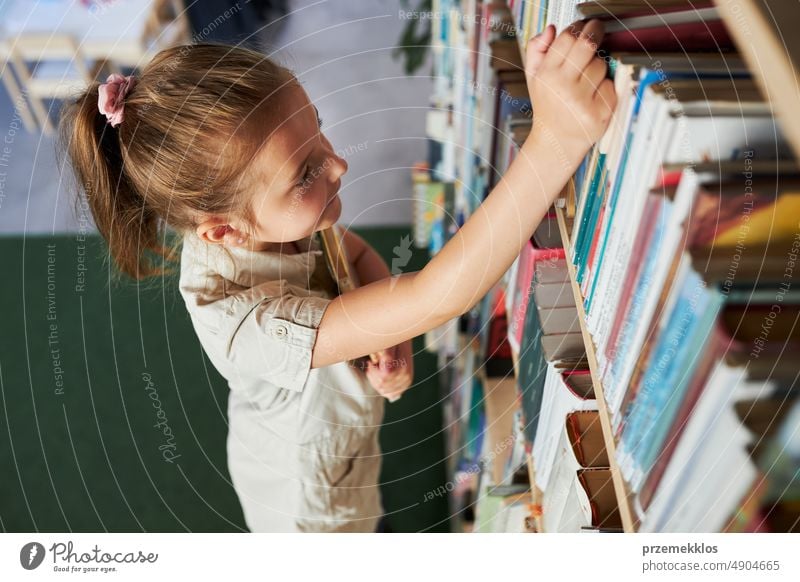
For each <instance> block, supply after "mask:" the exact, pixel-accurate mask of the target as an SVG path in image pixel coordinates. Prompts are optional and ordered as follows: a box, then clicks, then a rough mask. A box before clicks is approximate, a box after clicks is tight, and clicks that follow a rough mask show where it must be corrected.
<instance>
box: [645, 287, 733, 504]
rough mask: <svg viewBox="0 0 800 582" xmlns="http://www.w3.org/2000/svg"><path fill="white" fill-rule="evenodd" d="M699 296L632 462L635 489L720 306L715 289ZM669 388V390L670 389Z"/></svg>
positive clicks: (681, 397)
mask: <svg viewBox="0 0 800 582" xmlns="http://www.w3.org/2000/svg"><path fill="white" fill-rule="evenodd" d="M703 294H704V297H703V300H702V301H701V302H698V308H697V313H699V314H700V318H699V321H698V324H697V325H696V326H695V328H694V329H693V330H692V332H691V334H692V335H691V341H686V342H683V345H684V349H683V353H682V354H681V356H680V359H681V361H680V363H679V364H678V365H677V366H674V367H673V370H672V373H671V375H670V378H669V380H668V381H667V383H666V384H665V385H664V386H663V387H662V389H661V390H660V392H661V395H660V399H659V401H657V402H656V403H655V406H656V411H657V416H656V419H655V422H654V425H653V427H652V429H651V431H650V434H649V435H647V438H646V445H645V446H643V447H642V448H641V449H640V453H641V454H640V455H638V458H637V459H636V463H635V465H636V467H637V468H636V472H635V474H634V486H635V488H636V489H637V490H638V488H639V486H640V485H641V483H642V480H643V478H644V477H645V476H646V475H647V474H648V473H649V472H650V470H651V469H652V467H653V465H654V463H655V462H656V460H657V458H658V455H659V453H660V452H661V450H662V449H663V447H664V440H665V439H666V438H667V435H668V434H669V430H670V428H671V427H672V424H673V422H675V417H676V415H677V414H678V410H679V409H680V406H681V404H682V403H683V400H684V397H685V395H686V391H687V389H688V388H689V384H690V383H691V382H692V379H693V377H694V373H695V370H696V369H697V366H698V364H699V362H700V360H701V359H702V356H703V352H704V350H703V347H704V346H705V345H706V344H707V343H708V337H709V335H710V334H711V332H712V330H713V329H714V325H715V323H716V321H717V316H718V315H719V311H720V309H721V308H722V305H723V303H724V296H723V295H722V293H720V292H719V291H718V290H717V289H715V288H714V289H705V290H704V291H703ZM669 387H672V389H671V390H670V389H669Z"/></svg>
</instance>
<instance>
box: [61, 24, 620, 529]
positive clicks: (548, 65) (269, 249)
mask: <svg viewBox="0 0 800 582" xmlns="http://www.w3.org/2000/svg"><path fill="white" fill-rule="evenodd" d="M601 35H602V30H601V26H600V25H599V24H598V23H596V22H591V23H589V24H588V25H586V26H585V27H582V28H581V27H580V26H576V27H574V28H572V29H571V30H569V31H565V32H563V33H561V34H560V35H558V36H557V37H556V34H555V30H554V29H553V28H548V29H547V30H546V31H545V32H544V33H543V34H542V35H540V36H539V37H537V38H535V39H533V40H531V41H530V42H529V43H528V46H527V51H526V52H527V55H526V63H527V64H526V74H527V76H528V81H529V86H530V94H531V97H532V99H533V102H534V103H535V108H536V117H535V123H534V128H533V131H532V132H531V134H530V137H529V138H528V139H527V141H526V142H525V144H524V145H523V146H522V149H521V152H520V154H519V155H518V157H517V159H516V160H515V161H514V163H513V164H512V165H511V167H510V168H509V169H508V172H507V173H506V175H505V176H504V177H503V179H502V180H501V181H500V183H499V184H498V185H497V186H496V187H495V188H494V190H493V191H492V192H491V193H490V194H489V196H488V197H487V198H486V200H485V201H484V202H483V204H482V205H481V206H480V208H479V209H478V210H477V211H476V212H475V214H474V215H473V216H472V217H471V218H470V219H469V220H468V221H467V223H466V224H464V226H463V227H462V228H461V229H460V230H459V232H458V233H457V234H456V235H455V236H454V237H453V239H452V240H450V241H449V242H448V243H447V245H445V247H444V248H443V249H442V250H441V252H439V253H438V254H437V255H436V256H435V257H434V258H433V259H432V260H431V261H430V262H429V263H428V265H427V266H426V267H425V268H424V269H423V270H421V271H419V272H413V273H404V274H402V275H399V276H397V277H390V276H389V271H388V269H387V268H386V265H385V264H384V263H383V262H382V261H381V260H380V259H379V257H378V256H377V254H376V253H375V251H374V250H372V249H371V248H369V247H368V246H367V245H366V244H365V243H364V242H363V241H362V240H361V239H359V238H358V237H357V236H354V235H352V234H348V235H346V237H345V246H346V247H347V250H348V251H349V254H350V257H351V261H352V262H353V266H354V268H355V270H356V272H357V275H358V276H359V278H360V279H361V281H362V283H363V285H362V286H361V287H360V288H358V289H356V290H355V291H352V292H349V293H346V294H343V295H341V296H334V295H333V293H332V292H331V290H330V286H329V283H330V281H329V280H328V279H326V269H325V267H324V264H323V261H322V256H321V254H322V251H321V250H320V248H319V242H318V240H317V238H316V237H315V236H314V233H315V232H317V231H319V230H322V229H325V228H327V227H329V226H331V225H333V224H334V223H335V222H336V220H337V219H338V217H339V214H340V212H341V200H340V199H339V196H338V191H339V187H340V181H341V177H342V175H343V174H344V173H345V172H346V171H347V164H346V162H345V161H344V160H343V159H342V158H341V157H339V156H337V155H336V153H335V152H334V150H333V147H332V146H331V144H330V142H329V141H328V140H327V139H326V138H325V136H324V134H323V133H322V131H321V129H320V128H321V120H319V119H318V115H317V111H316V108H315V107H314V106H313V105H312V104H311V102H310V100H309V98H308V96H307V95H306V93H305V91H304V90H303V88H302V87H301V86H300V84H299V82H298V80H297V79H296V78H295V77H294V76H293V75H292V74H291V73H290V72H289V71H288V70H286V69H285V68H283V67H280V66H278V65H277V64H275V63H273V62H271V61H270V60H268V59H266V58H265V57H264V56H263V55H261V54H258V53H255V52H251V51H248V50H245V49H241V48H232V47H223V46H213V45H194V46H185V47H178V48H173V49H169V50H166V51H164V52H162V53H160V54H158V55H157V56H156V57H155V58H154V59H153V61H152V62H151V63H150V64H148V65H147V66H146V67H145V69H144V70H143V71H142V73H141V76H139V77H125V78H123V77H121V76H112V77H110V78H109V81H108V82H107V83H105V84H102V85H98V84H94V85H93V86H91V87H89V88H88V89H87V90H86V92H85V93H84V94H82V95H81V96H79V97H78V98H77V100H76V101H75V102H74V103H73V104H71V105H69V106H68V108H67V110H66V112H65V115H64V119H63V120H62V137H63V139H64V140H65V146H66V148H67V151H68V154H69V157H70V159H71V161H72V164H73V166H74V169H75V173H76V175H77V178H78V180H79V182H80V184H81V186H82V187H83V189H84V190H85V192H86V195H87V197H88V202H89V204H90V207H91V210H92V213H93V215H94V219H95V223H96V225H97V227H98V229H99V231H100V233H101V234H102V235H103V237H104V238H105V239H106V241H107V242H108V245H109V248H110V253H111V256H112V257H113V259H114V261H115V263H116V264H117V266H118V267H119V269H120V270H121V271H122V272H124V273H127V274H128V275H131V276H133V277H135V278H140V279H141V278H144V277H147V276H151V275H155V274H159V273H161V272H162V271H161V270H160V268H159V262H158V261H156V260H155V259H159V260H160V259H162V258H163V259H165V260H166V261H167V262H169V261H170V260H172V259H173V257H174V255H173V251H171V250H170V249H167V248H164V246H163V245H162V243H161V241H162V237H163V236H164V232H165V227H166V226H167V225H169V226H170V227H172V228H173V229H175V230H177V231H178V232H180V233H181V234H182V235H183V238H182V241H183V246H182V252H181V257H180V291H181V294H182V296H183V298H184V299H185V302H186V307H187V309H188V310H189V313H190V315H191V319H192V323H193V325H194V328H195V330H196V332H197V335H198V337H199V339H200V342H201V343H202V345H203V348H204V349H205V351H206V353H207V354H208V357H209V359H210V360H211V361H212V363H213V364H214V366H215V367H216V368H217V369H218V370H219V372H220V373H221V374H222V375H223V376H224V377H225V378H226V379H227V381H228V384H229V386H230V398H229V404H228V413H229V422H230V427H229V436H228V443H227V450H228V466H229V470H230V473H231V477H232V480H233V485H234V487H235V489H236V492H237V494H238V495H239V499H240V501H241V503H242V507H243V510H244V515H245V519H246V521H247V524H248V526H249V528H250V529H251V530H252V531H374V530H375V528H376V525H377V523H378V520H379V519H380V517H381V515H382V507H381V500H380V496H379V492H378V486H377V480H378V473H379V470H380V454H381V453H380V449H379V447H378V441H377V434H378V427H379V426H380V423H381V418H382V414H383V400H382V398H383V397H387V398H394V397H397V396H399V395H400V394H401V393H402V392H403V391H404V390H406V389H407V388H408V387H409V386H410V385H411V382H412V378H413V367H412V362H411V348H410V340H411V338H413V337H415V336H418V335H420V334H422V333H424V332H426V331H428V330H430V329H432V328H434V327H437V326H439V325H441V324H443V323H445V322H446V321H448V320H450V319H452V318H454V317H458V316H460V315H461V314H463V313H465V312H466V311H468V310H469V309H470V308H471V307H472V306H473V305H474V304H475V303H476V302H477V301H478V300H479V299H480V298H481V297H483V296H484V295H485V294H486V293H487V292H488V291H489V289H490V288H491V287H492V286H493V285H494V284H495V283H496V282H497V281H498V280H499V279H500V277H501V276H502V275H503V273H505V272H506V270H508V268H509V267H510V265H511V263H512V262H513V260H514V258H515V257H516V256H517V255H518V254H519V252H520V249H521V248H522V246H523V244H524V243H525V242H526V241H527V240H528V239H529V238H530V237H531V236H532V234H533V231H534V230H535V228H536V226H537V224H538V223H539V221H540V219H541V218H542V216H543V215H544V213H545V211H547V209H548V208H549V207H550V206H551V204H552V203H553V201H554V199H555V198H556V197H557V195H558V194H559V192H560V191H561V189H562V188H563V186H564V184H565V183H566V182H567V180H568V179H569V177H570V176H571V175H572V174H573V173H574V171H575V169H576V168H577V166H578V164H579V163H580V161H581V159H582V157H583V156H584V155H585V153H586V152H587V151H588V149H589V147H590V146H591V145H592V143H593V142H594V141H595V140H597V139H598V138H599V136H600V135H601V134H602V132H603V131H604V129H605V128H606V126H607V124H608V121H609V118H610V116H611V112H612V111H613V108H614V105H615V96H614V89H613V86H612V84H611V82H610V81H608V80H606V79H605V75H606V66H605V63H604V62H603V61H601V60H600V59H598V58H596V56H595V49H596V45H595V44H594V42H599V39H600V36H601ZM373 352H377V354H378V363H377V364H373V363H369V364H367V366H366V369H365V370H362V369H359V367H358V366H356V365H353V363H354V361H355V359H356V358H359V357H362V356H364V355H366V354H370V353H373Z"/></svg>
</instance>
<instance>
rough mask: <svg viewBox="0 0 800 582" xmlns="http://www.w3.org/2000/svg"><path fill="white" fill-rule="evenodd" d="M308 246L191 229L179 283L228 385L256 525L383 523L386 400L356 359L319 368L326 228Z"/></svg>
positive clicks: (359, 527) (232, 457) (249, 518)
mask: <svg viewBox="0 0 800 582" xmlns="http://www.w3.org/2000/svg"><path fill="white" fill-rule="evenodd" d="M297 244H298V246H299V247H300V249H301V250H302V251H303V252H301V253H299V254H295V255H291V254H281V253H275V252H254V251H249V250H246V249H241V248H227V249H226V248H223V247H222V246H221V245H213V244H208V243H206V242H204V241H202V240H201V239H200V238H199V237H198V236H197V235H196V234H194V233H189V234H186V235H185V237H184V241H183V251H182V255H181V275H180V291H181V295H182V296H183V298H184V300H185V302H186V307H187V309H188V310H189V314H190V316H191V319H192V323H193V325H194V329H195V331H196V333H197V336H198V338H199V339H200V343H201V344H202V345H203V348H204V349H205V352H206V354H207V355H208V358H209V359H210V360H211V362H212V363H213V364H214V366H215V367H216V369H217V370H218V371H219V373H220V374H221V375H222V376H223V377H225V379H227V381H228V386H229V387H230V394H229V401H228V420H229V427H228V441H227V451H228V468H229V470H230V474H231V478H232V480H233V486H234V488H235V490H236V492H237V494H238V496H239V500H240V502H241V505H242V509H243V511H244V517H245V520H246V522H247V525H248V527H249V528H250V530H251V531H258V532H293V531H313V532H320V531H363V532H370V531H374V530H375V528H376V525H377V523H378V521H379V519H380V517H381V516H382V514H383V508H382V505H381V499H380V491H379V489H378V485H377V483H378V473H379V471H380V466H381V451H380V448H379V445H378V429H379V426H380V423H381V420H382V418H383V398H382V397H380V396H379V395H378V393H377V392H375V390H374V389H373V388H372V386H371V385H370V383H369V381H368V380H367V379H366V376H365V375H364V373H363V370H361V369H360V366H358V365H356V364H354V363H353V362H340V363H337V364H333V365H331V366H325V367H323V368H314V369H311V367H310V366H311V355H312V349H313V347H314V342H315V340H316V337H317V327H318V325H319V322H320V320H321V319H322V315H323V313H324V311H325V308H326V307H327V306H328V304H329V303H330V301H331V299H332V298H333V296H334V295H333V293H332V292H331V289H332V287H331V284H332V280H331V278H330V275H327V268H326V267H325V259H324V256H323V254H322V250H321V247H320V243H319V241H318V238H317V235H313V236H310V237H307V238H305V239H303V240H301V241H298V242H297Z"/></svg>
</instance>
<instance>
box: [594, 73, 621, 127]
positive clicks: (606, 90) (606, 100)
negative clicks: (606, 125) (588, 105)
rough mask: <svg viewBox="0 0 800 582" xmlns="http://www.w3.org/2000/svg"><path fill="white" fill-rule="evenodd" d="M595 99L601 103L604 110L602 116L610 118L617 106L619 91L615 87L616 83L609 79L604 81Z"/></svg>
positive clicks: (601, 108)
mask: <svg viewBox="0 0 800 582" xmlns="http://www.w3.org/2000/svg"><path fill="white" fill-rule="evenodd" d="M594 100H595V102H596V103H598V104H599V105H600V110H601V111H602V118H603V119H604V120H605V119H610V118H611V115H612V114H613V113H614V109H615V108H616V106H617V92H616V90H615V89H614V83H612V82H611V81H610V80H609V79H606V80H605V81H602V82H601V83H600V87H599V88H598V89H597V93H595V94H594Z"/></svg>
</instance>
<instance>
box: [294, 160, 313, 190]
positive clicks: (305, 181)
mask: <svg viewBox="0 0 800 582" xmlns="http://www.w3.org/2000/svg"><path fill="white" fill-rule="evenodd" d="M311 177H312V176H311V166H310V165H308V164H306V168H305V170H304V171H303V176H302V178H300V181H299V182H298V183H297V184H296V186H297V187H298V188H302V187H303V186H305V185H306V184H308V181H309V180H311Z"/></svg>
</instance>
